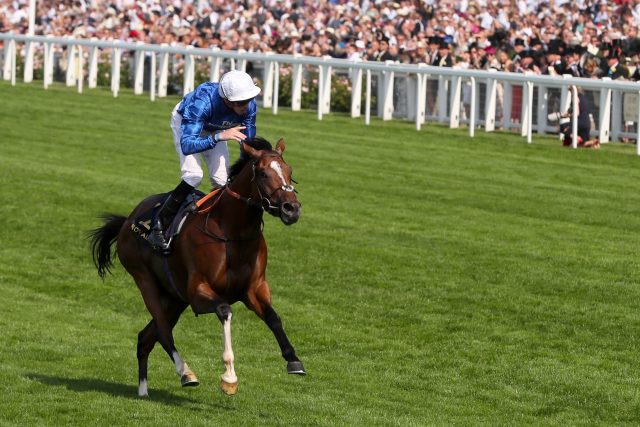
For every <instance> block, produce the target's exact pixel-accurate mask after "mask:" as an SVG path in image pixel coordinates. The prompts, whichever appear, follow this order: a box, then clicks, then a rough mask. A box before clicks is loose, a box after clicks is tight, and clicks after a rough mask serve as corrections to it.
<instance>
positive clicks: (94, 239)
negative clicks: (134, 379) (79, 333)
mask: <svg viewBox="0 0 640 427" xmlns="http://www.w3.org/2000/svg"><path fill="white" fill-rule="evenodd" d="M242 147H243V148H242V150H243V152H242V155H241V156H240V158H239V159H238V160H237V162H236V163H235V164H234V165H233V166H232V167H231V169H230V178H229V181H228V183H227V185H225V186H224V187H222V188H219V189H217V191H215V192H214V191H212V192H211V193H209V194H208V195H207V196H205V197H204V198H203V199H201V200H200V201H199V203H198V207H197V208H196V209H194V210H193V211H192V212H191V213H189V214H188V215H187V216H186V219H185V220H184V223H183V225H182V228H181V231H180V233H179V234H178V235H177V236H176V237H175V238H174V239H173V242H172V251H171V253H170V254H169V255H166V254H165V255H163V254H161V253H159V252H158V251H156V250H154V249H152V247H151V246H150V245H149V244H148V243H147V242H146V240H145V239H144V238H143V237H141V236H140V235H137V234H135V233H134V232H133V231H132V230H134V229H135V228H136V225H135V219H136V218H137V217H139V216H140V215H141V214H142V213H144V212H148V211H149V210H150V209H152V208H153V206H155V205H157V204H159V203H160V201H161V200H162V197H163V196H164V195H163V194H157V195H153V196H150V197H148V198H146V199H145V200H143V201H142V202H140V204H139V205H138V206H137V207H136V208H135V209H134V210H133V212H132V213H131V214H130V215H129V216H128V217H124V216H121V215H116V214H104V215H103V217H102V218H103V221H104V224H103V225H102V226H101V227H99V228H97V229H95V230H92V231H90V232H89V235H88V237H89V239H90V246H91V252H92V257H93V262H94V264H95V266H96V269H97V270H98V274H99V276H100V277H101V278H102V279H103V280H104V278H105V276H106V274H107V273H110V272H111V271H110V269H111V267H113V261H112V245H113V244H114V243H116V248H115V253H117V255H118V258H119V259H120V263H121V264H122V265H123V266H124V268H125V269H126V271H127V272H128V273H129V274H130V275H131V276H132V277H133V280H134V281H135V283H136V285H137V286H138V289H139V290H140V293H141V294H142V299H143V300H144V303H145V305H146V308H147V310H148V311H149V313H150V314H151V321H149V323H148V324H147V325H146V326H145V327H144V328H143V329H142V330H141V331H140V333H139V334H138V344H137V359H138V395H139V396H148V383H147V362H148V358H149V353H150V352H151V350H152V349H153V347H154V345H155V343H156V342H159V343H160V344H161V345H162V348H163V349H164V350H165V351H166V352H167V354H168V355H169V358H170V359H171V360H172V361H173V363H174V364H175V369H176V373H177V374H178V376H179V377H180V381H181V384H182V386H183V387H187V386H195V385H198V384H199V381H198V379H197V377H196V375H195V374H194V373H193V371H191V369H190V368H189V366H188V365H187V363H186V362H185V361H184V360H183V358H182V357H181V356H180V353H179V352H178V350H177V349H176V346H175V344H174V340H173V335H172V330H173V328H174V327H175V325H176V323H177V322H178V319H179V318H180V315H181V314H182V313H183V312H184V310H185V309H186V308H187V307H188V306H190V307H191V309H192V310H193V311H194V312H195V314H196V316H197V315H200V314H207V313H215V314H216V315H217V317H218V319H219V320H220V322H221V323H222V330H223V342H224V350H223V353H222V360H223V362H224V365H225V372H224V373H223V374H222V375H221V380H220V387H221V389H222V391H223V392H224V393H226V394H227V395H233V394H235V393H236V392H237V389H238V379H237V376H236V373H235V368H234V354H233V349H232V346H231V317H232V310H231V305H232V304H234V303H235V302H239V301H242V303H244V305H245V306H246V307H247V308H248V309H250V310H252V311H253V312H255V314H256V315H257V316H258V317H259V318H260V319H262V320H263V321H264V322H265V323H266V324H267V326H268V327H269V329H270V330H271V331H272V332H273V334H274V336H275V338H276V341H277V342H278V344H279V347H280V350H281V353H282V357H283V358H284V359H285V360H286V362H287V372H288V373H289V374H297V375H305V374H306V371H305V370H304V366H303V364H302V362H301V361H300V359H298V357H297V355H296V352H295V349H294V348H293V346H292V345H291V343H290V342H289V339H288V337H287V335H286V333H285V331H284V329H283V326H282V321H281V319H280V317H279V315H278V314H277V313H276V311H275V309H274V308H273V306H272V304H271V291H270V289H269V284H268V283H267V280H266V278H265V270H266V267H267V244H266V242H265V239H264V236H263V234H262V228H263V225H264V223H263V212H265V211H266V212H267V213H269V214H270V215H273V216H275V217H278V218H280V220H281V221H282V222H283V223H284V224H285V225H291V224H294V223H295V222H297V221H298V219H299V217H300V213H301V204H300V202H299V201H298V198H297V195H296V193H297V191H296V190H295V188H294V186H293V185H292V182H295V181H293V179H292V177H291V167H290V166H289V165H288V164H287V163H285V161H284V159H283V157H282V154H283V153H284V150H285V143H284V139H282V138H281V139H280V140H279V141H278V142H277V144H276V148H275V150H274V149H273V148H272V146H271V144H270V143H269V142H268V141H266V140H265V139H263V138H260V137H256V138H252V139H248V140H245V141H244V142H243V144H242ZM200 202H202V203H200ZM114 255H115V254H114Z"/></svg>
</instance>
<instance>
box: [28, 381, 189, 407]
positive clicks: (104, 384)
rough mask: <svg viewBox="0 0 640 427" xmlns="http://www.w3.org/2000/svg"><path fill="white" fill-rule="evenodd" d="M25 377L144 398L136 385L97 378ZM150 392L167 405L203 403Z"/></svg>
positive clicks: (56, 384)
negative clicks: (139, 394)
mask: <svg viewBox="0 0 640 427" xmlns="http://www.w3.org/2000/svg"><path fill="white" fill-rule="evenodd" d="M25 377H26V378H27V379H30V380H34V381H38V382H39V383H41V384H45V385H49V386H64V387H66V388H67V389H69V390H71V391H75V392H87V391H97V392H100V393H105V394H108V395H110V396H113V397H126V398H129V399H140V400H143V399H144V398H140V397H139V396H138V389H137V387H135V386H132V385H127V384H120V383H116V382H111V381H104V380H98V379H95V378H65V377H57V376H50V375H43V374H35V373H29V374H26V375H25ZM149 394H150V395H151V397H150V398H149V400H151V401H153V402H162V403H165V404H167V405H174V406H182V405H185V404H197V403H201V402H199V401H197V400H193V399H190V398H188V397H183V396H178V395H175V394H172V393H168V392H166V391H164V390H150V393H149Z"/></svg>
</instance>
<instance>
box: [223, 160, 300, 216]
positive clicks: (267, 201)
mask: <svg viewBox="0 0 640 427" xmlns="http://www.w3.org/2000/svg"><path fill="white" fill-rule="evenodd" d="M262 157H278V158H282V157H281V156H280V155H278V154H266V155H264V156H261V157H260V158H262ZM258 160H260V159H258ZM258 160H255V161H253V162H252V163H251V175H252V176H251V182H253V183H254V185H255V186H256V190H258V195H259V196H260V201H259V202H258V201H256V200H253V199H252V198H251V197H244V196H242V195H240V194H238V193H236V192H235V191H233V190H231V189H230V188H229V186H228V185H227V186H225V191H226V192H227V193H229V194H230V195H231V196H233V197H234V198H236V199H238V200H242V201H243V202H245V203H246V204H247V205H249V206H254V207H256V208H258V209H261V210H263V211H267V212H269V213H271V214H273V215H277V214H279V213H280V212H281V210H282V207H281V206H280V205H274V204H273V202H272V201H271V198H272V197H273V195H274V194H275V193H276V192H277V191H280V190H282V191H284V192H286V193H297V192H298V190H296V189H295V187H294V186H293V185H289V184H284V185H281V186H280V187H278V188H276V189H274V190H273V191H272V192H270V193H269V194H267V195H266V196H265V193H267V192H266V191H265V189H264V187H263V186H262V184H261V183H260V181H261V179H260V177H258V176H256V164H257V163H258ZM292 181H293V182H296V181H295V180H293V179H292Z"/></svg>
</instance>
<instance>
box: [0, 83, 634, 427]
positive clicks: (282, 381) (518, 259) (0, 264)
mask: <svg viewBox="0 0 640 427" xmlns="http://www.w3.org/2000/svg"><path fill="white" fill-rule="evenodd" d="M0 99H2V107H1V108H2V114H0V128H1V129H2V134H1V136H0V186H1V188H2V191H1V192H0V216H1V217H2V218H3V226H2V227H1V228H0V242H2V245H0V289H2V291H3V295H2V298H0V331H2V335H1V336H2V345H1V346H0V362H1V363H2V367H3V369H1V370H0V391H1V392H2V396H3V398H2V399H0V425H55V426H58V425H83V426H86V425H139V424H144V425H211V424H212V423H221V422H227V423H229V424H230V425H327V426H334V425H402V426H404V425H427V424H437V425H441V424H459V425H469V424H491V425H513V424H562V425H566V424H588V423H595V424H609V425H610V424H630V425H637V424H638V423H639V422H640V397H639V395H638V390H639V388H640V369H639V368H638V364H637V354H638V335H639V332H640V314H639V310H638V301H640V298H639V297H640V289H639V288H638V279H637V278H638V277H639V274H638V273H640V271H639V270H640V266H639V263H638V261H637V256H636V251H637V248H638V246H639V245H638V244H639V243H640V242H639V240H640V237H639V234H638V231H637V230H639V229H640V217H638V215H637V211H638V205H639V202H640V195H639V193H638V192H637V190H636V186H637V184H636V183H637V182H638V180H639V178H640V172H639V169H638V161H639V160H638V158H637V157H636V156H635V155H634V148H632V147H628V146H622V145H617V144H609V145H607V146H603V148H602V149H601V150H600V151H586V150H585V151H582V150H580V151H573V150H567V149H563V148H562V147H560V146H559V143H558V141H557V140H556V139H554V138H541V137H536V138H535V139H534V144H532V145H527V144H525V143H524V142H523V139H522V138H520V137H519V136H516V135H514V134H510V133H492V134H486V133H484V132H477V136H476V138H474V139H469V138H468V136H467V134H466V132H465V130H450V129H447V128H445V127H442V126H438V125H427V126H425V127H424V128H423V130H422V131H421V132H416V131H415V129H414V126H413V125H412V124H411V123H405V122H397V121H394V122H385V123H383V122H380V121H376V120H374V121H373V123H372V125H371V126H369V127H365V126H364V125H363V123H362V120H357V119H355V120H352V119H349V118H347V117H345V116H341V115H329V116H324V119H323V121H317V120H316V117H315V114H314V113H312V112H301V113H291V112H287V111H282V110H281V111H280V113H279V114H278V115H277V116H273V115H271V113H270V111H268V110H263V111H262V112H261V113H260V115H259V119H258V130H259V134H261V135H262V136H265V137H266V138H268V139H270V140H272V141H274V142H275V140H276V139H277V138H278V137H280V136H284V137H285V138H286V140H287V151H286V154H285V158H286V159H287V161H288V162H289V163H290V164H291V165H292V166H293V168H294V175H295V177H296V179H297V180H298V181H299V182H300V184H299V186H298V188H299V190H300V198H301V201H302V203H303V205H304V209H303V215H302V218H301V220H300V222H299V223H298V224H296V225H294V226H293V227H284V226H283V225H281V224H280V223H279V222H278V221H276V220H274V219H272V218H267V219H266V227H265V234H266V237H267V241H268V243H269V249H270V263H269V270H268V277H269V279H270V283H271V287H272V292H273V295H274V304H275V307H276V309H277V310H278V311H279V314H280V315H281V317H282V318H283V321H284V324H285V328H286V330H287V332H288V334H289V337H290V339H291V341H292V342H293V344H294V346H296V349H297V351H298V354H299V355H300V357H301V358H302V360H303V361H304V362H305V367H306V368H307V370H308V372H309V375H308V376H307V377H305V378H295V377H290V376H287V375H286V374H285V363H284V361H283V360H282V359H281V358H280V356H279V354H278V350H277V345H276V343H275V340H274V339H273V337H272V336H271V334H270V333H269V331H268V330H267V328H266V327H265V326H264V325H262V324H261V323H260V321H259V320H258V319H257V318H256V317H255V316H254V315H253V314H252V313H250V312H248V311H247V310H246V309H245V308H244V307H242V306H238V305H236V306H235V307H234V312H235V315H234V325H233V331H234V336H233V339H234V350H235V353H236V369H237V372H238V376H239V379H240V391H239V394H238V395H237V396H236V397H234V398H227V397H225V396H223V395H222V394H221V392H219V390H218V388H217V383H218V378H219V374H220V373H222V370H223V368H222V363H221V361H220V352H221V348H222V343H221V329H220V326H219V324H218V322H217V320H216V319H215V318H214V317H211V316H203V317H200V318H197V319H196V318H195V317H194V316H193V315H191V314H190V313H189V312H186V313H185V315H183V318H182V319H181V321H180V323H179V324H178V327H177V328H176V331H175V338H176V344H177V346H178V348H179V349H180V351H181V353H182V355H183V356H184V357H185V359H186V360H187V361H188V362H189V364H190V366H191V367H192V368H193V369H194V371H195V372H196V373H197V374H198V376H199V377H200V380H201V386H200V387H198V388H196V389H181V388H180V387H179V380H178V378H177V377H176V375H175V373H174V371H173V367H172V364H171V363H170V362H169V360H168V358H167V356H166V354H164V352H163V351H162V350H161V349H160V348H159V347H157V348H156V350H155V351H154V352H153V353H152V355H151V357H150V366H149V381H150V395H151V397H150V398H149V399H148V400H144V399H138V398H137V397H136V375H137V373H136V372H137V364H136V359H135V342H136V336H137V332H138V331H139V330H140V329H141V328H142V327H143V326H144V325H145V324H146V322H147V321H148V318H149V316H148V314H147V313H146V311H145V309H144V307H143V304H142V301H141V298H140V296H139V294H138V291H137V289H136V288H135V286H134V285H133V284H132V282H131V280H130V278H129V277H128V276H127V275H126V274H125V272H124V270H123V269H122V268H121V267H120V266H118V267H117V268H116V269H115V271H114V273H115V274H114V275H113V276H111V277H109V278H108V279H107V280H106V282H105V283H104V284H103V283H102V282H101V281H100V280H99V278H98V277H97V274H96V273H95V269H94V268H93V265H92V264H91V260H90V255H89V252H88V247H87V244H86V241H85V240H84V234H85V232H86V230H88V229H90V228H94V227H96V226H97V225H98V221H97V219H96V216H97V215H98V214H99V213H101V212H104V211H112V212H117V213H122V214H128V213H129V211H130V210H131V209H132V208H133V206H134V205H135V204H136V203H137V202H138V201H139V200H140V199H141V198H143V197H145V196H146V195H148V194H150V193H155V192H161V191H167V190H168V189H170V188H172V187H173V186H174V185H175V184H176V183H177V180H178V170H177V169H178V168H177V166H178V165H177V159H176V158H175V157H176V156H175V152H174V151H173V147H172V143H171V138H170V131H169V128H168V120H169V119H168V117H169V112H170V110H171V108H172V106H173V104H175V102H176V101H177V100H176V99H162V100H158V101H156V102H155V103H151V102H149V101H148V99H146V98H145V97H135V96H133V95H130V94H128V93H122V94H121V96H120V97H119V98H118V99H113V98H112V97H111V96H110V94H109V92H107V91H103V90H91V91H87V92H86V93H84V94H83V95H78V94H77V93H75V92H74V91H73V90H72V89H67V88H64V87H62V86H53V87H51V88H50V89H49V90H47V91H44V90H42V88H41V87H40V86H39V85H35V84H34V85H23V84H19V85H18V86H16V87H11V86H10V85H9V84H7V82H0ZM231 151H232V153H233V154H234V155H235V154H236V149H235V147H232V148H231Z"/></svg>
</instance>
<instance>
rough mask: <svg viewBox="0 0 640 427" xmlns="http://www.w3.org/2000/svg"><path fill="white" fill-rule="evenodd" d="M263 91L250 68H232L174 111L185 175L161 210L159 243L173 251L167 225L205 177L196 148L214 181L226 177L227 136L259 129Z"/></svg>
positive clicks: (155, 241) (155, 240)
mask: <svg viewBox="0 0 640 427" xmlns="http://www.w3.org/2000/svg"><path fill="white" fill-rule="evenodd" d="M259 93H260V88H259V87H257V86H256V85H255V84H254V83H253V80H252V79H251V76H249V74H247V73H245V72H243V71H238V70H233V71H229V72H227V73H225V74H223V75H222V78H221V79H220V82H219V83H212V82H207V83H203V84H201V85H200V86H198V87H197V88H196V89H195V90H194V91H193V92H189V93H188V94H186V95H185V96H184V98H183V99H182V101H180V102H179V103H178V105H176V107H175V108H174V109H173V112H172V113H171V130H172V131H173V141H174V144H175V146H176V151H177V152H178V156H179V158H180V171H181V175H182V180H181V181H180V184H178V186H177V187H176V188H175V189H174V190H173V191H172V192H171V194H170V195H169V197H168V198H167V199H166V201H165V202H164V204H163V205H162V206H161V207H160V210H159V211H158V215H157V218H156V220H155V222H154V223H153V227H152V229H151V232H150V233H149V235H148V236H147V240H148V241H149V243H151V245H152V246H153V247H154V248H155V249H159V250H160V251H162V252H163V253H165V254H168V253H169V243H168V242H167V240H166V239H165V237H164V233H163V229H164V228H165V227H166V226H168V225H169V224H170V223H171V221H172V220H173V218H174V216H175V215H176V213H177V212H178V209H179V208H180V205H181V204H182V202H183V201H184V200H185V198H186V197H187V196H188V195H189V194H190V193H191V191H192V190H193V189H194V188H195V187H197V186H198V185H199V184H200V181H202V177H203V172H202V168H201V167H200V164H199V162H198V158H197V154H200V155H201V156H202V158H203V159H204V161H205V163H206V165H207V169H208V172H209V178H210V179H211V184H212V185H213V187H214V188H215V187H221V186H224V185H225V184H226V182H227V168H228V163H229V149H228V147H227V141H237V142H239V143H242V141H243V140H244V139H246V138H253V137H254V136H255V135H256V115H257V112H258V105H257V103H256V100H255V98H256V96H258V94H259Z"/></svg>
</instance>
